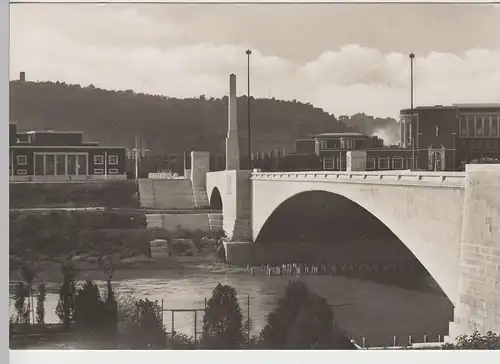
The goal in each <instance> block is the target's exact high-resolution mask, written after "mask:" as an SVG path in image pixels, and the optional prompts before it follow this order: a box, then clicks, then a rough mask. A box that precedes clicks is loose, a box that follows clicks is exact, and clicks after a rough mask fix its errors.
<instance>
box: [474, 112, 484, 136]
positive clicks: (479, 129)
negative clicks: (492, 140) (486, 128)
mask: <svg viewBox="0 0 500 364" xmlns="http://www.w3.org/2000/svg"><path fill="white" fill-rule="evenodd" d="M474 119H475V124H476V129H475V130H476V133H475V135H476V136H483V118H482V116H476V117H475V118H474Z"/></svg>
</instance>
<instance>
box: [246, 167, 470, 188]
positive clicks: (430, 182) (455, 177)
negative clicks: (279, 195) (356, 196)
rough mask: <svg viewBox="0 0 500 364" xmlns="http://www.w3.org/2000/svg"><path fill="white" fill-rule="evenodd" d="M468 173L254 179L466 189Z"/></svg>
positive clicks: (261, 175) (256, 176)
mask: <svg viewBox="0 0 500 364" xmlns="http://www.w3.org/2000/svg"><path fill="white" fill-rule="evenodd" d="M465 176H466V172H420V171H416V172H414V171H384V172H380V171H376V172H365V171H362V172H341V171H336V172H325V171H307V172H273V173H267V172H254V173H252V175H251V179H252V180H253V181H289V182H291V181H296V182H305V181H307V182H333V183H359V184H376V185H398V186H402V185H406V186H415V187H417V186H423V187H443V188H464V187H465Z"/></svg>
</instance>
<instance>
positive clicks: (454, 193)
mask: <svg viewBox="0 0 500 364" xmlns="http://www.w3.org/2000/svg"><path fill="white" fill-rule="evenodd" d="M308 191H323V192H327V193H333V194H336V195H340V196H342V197H345V198H347V199H349V200H350V201H352V202H353V203H355V204H357V205H359V206H361V207H362V208H363V209H365V210H366V211H368V212H369V213H370V214H372V215H373V216H375V217H376V218H377V219H378V220H379V221H380V222H381V223H383V224H384V225H385V226H387V228H388V229H389V230H390V231H391V232H392V233H393V234H394V235H395V236H396V237H397V238H398V239H399V240H401V242H403V244H405V245H406V247H407V248H408V249H409V250H410V251H411V252H412V253H413V255H415V257H416V258H417V259H418V260H419V261H420V262H421V264H422V265H424V267H425V268H426V269H427V271H428V272H429V273H430V274H431V275H432V277H433V278H434V279H435V281H436V282H437V283H438V284H439V286H440V287H441V289H442V290H443V292H444V293H445V294H446V295H447V296H448V298H449V299H450V301H451V302H452V303H453V304H455V303H456V301H457V292H458V283H457V282H458V275H459V258H460V231H461V224H462V208H463V193H464V192H463V189H460V188H453V187H450V188H443V187H440V188H422V187H416V186H405V185H401V186H394V185H389V186H387V185H383V184H379V185H377V184H365V185H363V184H361V185H360V184H357V183H324V182H316V181H311V182H306V181H301V183H293V182H292V183H291V181H286V182H284V181H283V182H280V181H279V180H259V179H258V178H254V180H253V219H252V233H253V241H256V240H257V239H258V238H259V234H260V232H261V230H262V228H263V226H264V224H265V223H266V221H267V220H268V219H269V218H270V216H271V215H272V214H273V212H274V211H276V209H277V208H278V207H279V206H281V205H282V204H283V203H285V202H286V201H288V200H290V199H292V198H294V197H295V196H297V195H299V194H301V193H304V192H308Z"/></svg>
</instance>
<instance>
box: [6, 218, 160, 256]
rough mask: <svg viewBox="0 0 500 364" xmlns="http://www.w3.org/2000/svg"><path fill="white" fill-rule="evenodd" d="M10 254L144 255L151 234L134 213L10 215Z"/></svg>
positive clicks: (146, 251)
mask: <svg viewBox="0 0 500 364" xmlns="http://www.w3.org/2000/svg"><path fill="white" fill-rule="evenodd" d="M9 217H10V254H11V255H14V256H19V257H21V256H36V257H37V258H39V259H42V260H43V259H44V257H58V256H63V255H68V254H73V255H82V254H89V255H90V256H96V257H97V256H100V255H108V254H114V253H120V255H121V256H122V257H130V256H135V255H140V254H144V255H148V252H149V248H148V244H147V243H148V242H149V241H150V239H151V237H152V233H151V232H150V231H148V230H146V227H145V224H146V222H145V217H144V215H143V214H141V213H135V212H126V213H124V212H116V211H111V212H79V211H51V212H11V213H10V216H9Z"/></svg>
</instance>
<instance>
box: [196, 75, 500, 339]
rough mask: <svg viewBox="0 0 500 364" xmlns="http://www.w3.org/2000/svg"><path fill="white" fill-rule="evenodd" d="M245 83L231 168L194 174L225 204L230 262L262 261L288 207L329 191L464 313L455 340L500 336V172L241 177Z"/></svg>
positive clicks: (457, 317)
mask: <svg viewBox="0 0 500 364" xmlns="http://www.w3.org/2000/svg"><path fill="white" fill-rule="evenodd" d="M235 85H236V81H235V76H234V75H231V76H230V95H229V110H228V134H227V138H226V170H225V171H218V172H210V171H209V155H208V153H202V152H193V153H192V157H191V171H190V173H191V180H192V184H193V188H198V189H201V188H204V189H205V190H206V192H207V196H208V199H209V201H211V202H212V203H213V202H215V201H219V202H220V203H221V205H222V215H223V229H224V231H225V233H226V236H227V238H228V241H227V242H226V243H225V248H226V259H227V261H228V262H229V263H234V264H247V263H250V262H251V261H252V259H253V258H254V257H255V255H256V254H261V253H262V244H258V240H259V236H260V234H261V232H262V230H263V228H264V227H265V225H266V223H267V222H268V221H269V219H270V218H271V217H272V215H273V213H274V212H275V211H276V210H277V209H278V208H280V206H283V205H284V204H285V203H286V202H287V201H291V200H293V199H295V198H298V196H300V195H301V194H304V193H308V192H311V191H322V192H324V193H327V194H331V195H334V196H339V197H342V198H343V199H347V200H349V201H351V202H352V203H353V204H355V205H357V206H360V207H362V208H363V209H364V210H366V211H367V212H368V213H369V214H371V215H372V216H374V217H375V218H377V219H378V220H379V221H380V222H381V223H382V224H384V225H385V226H386V227H387V228H388V229H389V230H390V231H392V233H393V234H394V235H395V236H396V237H397V238H398V239H399V240H400V241H401V242H402V243H403V244H404V245H405V246H406V247H407V248H408V249H409V250H410V251H411V252H412V253H413V255H414V256H415V257H416V258H417V259H418V260H419V261H420V263H421V264H422V265H423V266H424V267H425V268H426V269H427V271H428V272H429V273H430V274H431V275H432V277H433V278H434V279H435V281H436V282H437V283H438V284H439V286H440V287H441V288H442V290H443V292H444V293H445V294H446V295H447V296H448V298H449V299H450V301H451V302H452V304H453V305H454V307H455V311H454V322H452V323H451V324H450V337H451V338H454V337H456V336H457V335H459V334H468V333H471V332H473V331H479V332H481V333H486V332H487V331H489V330H491V331H494V332H500V165H494V164H489V165H488V164H483V165H481V164H474V165H467V166H466V171H465V172H420V171H419V172H414V171H384V172H380V171H379V172H368V171H366V169H365V166H366V155H363V153H362V152H352V153H351V152H348V157H347V171H345V172H320V171H313V172H284V173H262V172H260V171H258V170H254V171H249V170H240V169H239V147H238V133H237V123H236V107H235V105H236V91H235ZM291 223H294V222H291Z"/></svg>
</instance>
